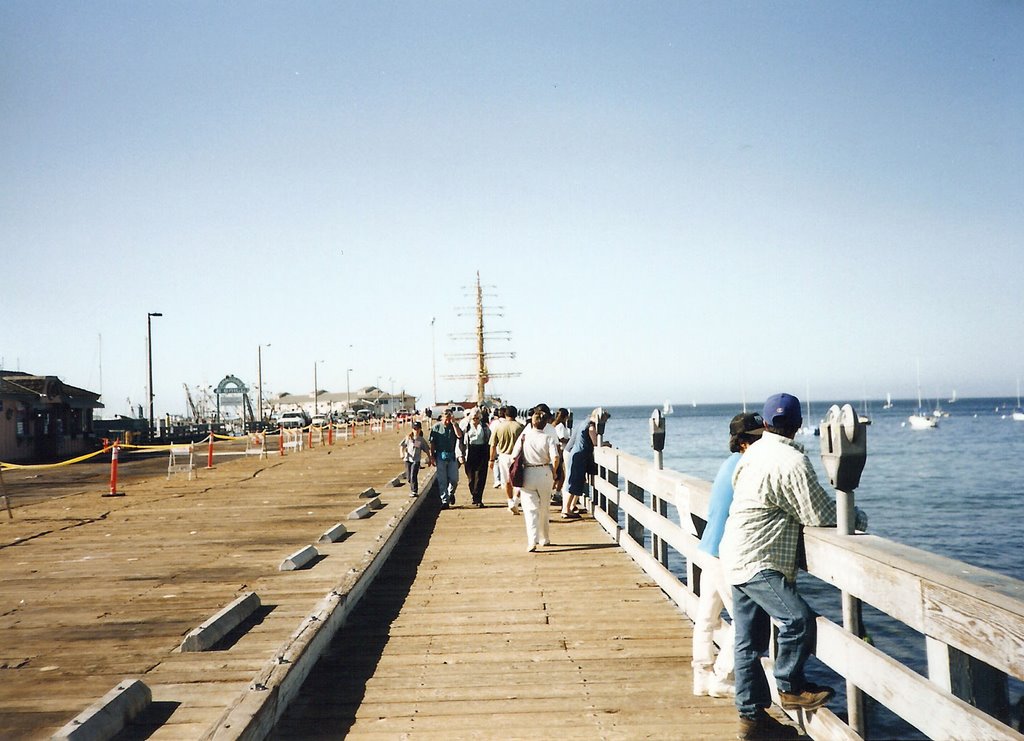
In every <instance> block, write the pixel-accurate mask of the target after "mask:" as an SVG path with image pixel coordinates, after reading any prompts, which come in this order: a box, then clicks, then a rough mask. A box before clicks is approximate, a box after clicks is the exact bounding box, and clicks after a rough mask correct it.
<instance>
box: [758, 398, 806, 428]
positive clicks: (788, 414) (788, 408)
mask: <svg viewBox="0 0 1024 741" xmlns="http://www.w3.org/2000/svg"><path fill="white" fill-rule="evenodd" d="M761 416H762V417H764V419H765V422H766V423H767V424H769V425H771V426H772V427H799V426H800V425H801V424H802V423H803V421H804V417H803V414H802V413H801V412H800V400H799V399H798V398H796V397H795V396H793V395H792V394H774V395H773V396H769V397H768V401H766V402H765V403H764V411H763V412H761Z"/></svg>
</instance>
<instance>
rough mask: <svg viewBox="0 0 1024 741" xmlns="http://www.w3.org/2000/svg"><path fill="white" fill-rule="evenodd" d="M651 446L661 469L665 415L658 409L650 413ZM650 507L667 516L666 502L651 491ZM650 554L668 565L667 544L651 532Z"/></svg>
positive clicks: (656, 465) (655, 460)
mask: <svg viewBox="0 0 1024 741" xmlns="http://www.w3.org/2000/svg"><path fill="white" fill-rule="evenodd" d="M651 448H653V449H654V465H655V467H656V468H657V469H658V470H659V471H661V470H662V469H663V468H664V461H663V458H662V453H663V451H664V450H665V416H664V415H663V414H662V413H661V410H660V409H655V410H654V411H653V412H652V413H651ZM651 509H652V510H654V511H655V512H657V513H658V514H659V515H661V516H662V517H667V516H668V502H666V501H665V500H664V499H661V498H660V497H658V496H655V494H654V492H651ZM651 555H652V556H654V557H655V558H656V559H658V562H659V563H661V565H662V566H665V567H666V568H667V567H668V544H667V543H666V542H665V541H664V540H662V539H661V538H660V537H658V536H657V535H655V534H654V533H653V532H652V533H651Z"/></svg>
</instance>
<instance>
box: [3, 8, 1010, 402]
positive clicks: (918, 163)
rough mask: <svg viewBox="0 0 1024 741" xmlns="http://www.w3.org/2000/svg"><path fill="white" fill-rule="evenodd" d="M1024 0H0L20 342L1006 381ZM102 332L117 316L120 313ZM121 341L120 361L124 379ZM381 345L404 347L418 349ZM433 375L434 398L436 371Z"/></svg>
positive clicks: (980, 384) (658, 376) (642, 385)
mask: <svg viewBox="0 0 1024 741" xmlns="http://www.w3.org/2000/svg"><path fill="white" fill-rule="evenodd" d="M1022 39H1024V4H1022V3H1019V2H1008V1H1002V0H1001V1H998V2H984V1H979V2H966V1H965V2H936V1H932V0H929V1H927V2H900V3H877V2H871V3H862V2H850V3H840V2H828V3H792V2H773V3H766V2H754V3H745V2H714V3H712V2H708V3H688V2H675V1H673V2H645V3H601V2H569V3H560V2H552V1H551V0H544V2H517V3H508V2H432V3H424V2H371V3H367V2H277V3H274V2H260V3H252V2H219V3H209V2H187V1H186V2H127V1H126V2H106V1H104V0H98V1H93V2H88V3H84V2H36V0H27V1H22V0H7V1H6V2H4V3H2V4H0V173H2V174H0V255H2V256H3V263H2V264H3V267H4V270H3V276H4V286H3V290H2V293H0V297H2V298H0V306H2V317H0V360H2V366H3V367H4V368H7V369H21V370H26V371H30V372H34V373H45V374H56V375H59V376H60V377H61V378H62V379H64V380H65V381H67V382H70V383H73V384H76V385H80V386H85V387H88V388H92V389H96V390H102V392H103V396H104V400H105V402H106V404H107V410H106V411H107V413H108V414H113V413H123V412H125V411H127V401H126V400H127V399H131V400H132V402H133V403H135V404H140V403H144V402H145V400H146V313H147V312H150V311H159V312H163V314H164V316H163V317H160V318H156V319H154V320H153V335H154V347H153V360H154V374H155V383H154V390H155V393H156V413H157V415H160V414H162V413H163V412H172V413H180V412H183V411H184V410H185V400H184V392H183V389H182V384H183V383H188V384H189V385H190V386H199V385H213V384H216V383H217V382H218V381H219V380H220V379H221V378H222V377H223V376H224V375H226V374H229V373H232V374H235V375H238V376H240V377H241V378H243V380H245V381H247V382H249V383H252V384H255V380H256V356H257V346H258V345H260V344H261V343H264V344H265V343H270V344H271V346H270V347H268V348H266V349H265V350H264V351H263V376H264V387H265V389H266V390H267V392H268V393H271V394H273V393H278V392H281V391H290V392H292V393H308V392H309V391H310V390H311V389H312V385H313V366H314V363H315V362H316V361H323V362H322V363H321V364H320V366H319V381H320V384H319V385H320V386H321V387H322V388H325V389H329V390H332V391H344V389H345V383H346V372H345V371H346V368H352V369H353V371H352V374H351V378H352V386H353V387H357V386H362V385H367V384H375V383H376V382H377V381H378V379H379V380H380V385H381V386H382V387H384V388H385V389H388V388H389V387H390V386H391V385H392V384H393V386H394V388H395V390H396V391H397V390H400V389H402V388H404V389H406V390H408V391H409V392H411V393H415V394H418V395H421V396H422V397H430V396H432V391H431V387H432V368H431V366H432V357H433V353H432V333H431V326H430V322H431V318H432V317H436V330H435V333H436V348H437V350H436V358H437V369H438V370H437V373H438V381H437V384H438V391H439V395H440V396H441V397H443V398H448V397H455V398H459V397H462V396H463V395H464V394H465V393H466V392H467V391H468V388H469V385H468V383H466V382H457V381H447V380H444V378H443V376H444V375H445V374H449V373H458V372H468V371H469V370H470V369H471V368H470V365H469V364H468V363H466V362H465V361H454V360H449V359H447V358H446V354H448V353H455V352H466V351H469V350H471V349H472V348H471V346H470V344H469V343H466V342H458V341H456V340H453V339H451V338H450V337H449V335H450V334H451V333H456V332H468V331H470V330H471V329H472V317H470V316H460V315H459V313H458V308H459V307H462V306H470V305H471V302H472V295H471V293H470V291H469V287H470V286H471V284H472V282H473V279H474V275H475V272H476V271H477V270H479V271H480V273H481V276H482V278H483V282H484V283H485V284H486V285H488V286H491V288H490V289H489V293H491V294H493V296H492V297H491V298H490V299H489V300H490V301H491V302H492V303H493V304H495V305H501V306H503V307H504V308H503V316H502V317H494V318H492V319H491V320H490V326H492V327H493V328H495V329H505V330H509V331H511V333H512V340H511V342H507V343H500V344H497V343H496V344H494V345H493V348H492V349H494V350H512V351H515V352H516V353H517V358H516V360H515V361H507V360H504V361H503V360H495V361H494V362H493V363H492V368H493V370H494V371H495V372H501V371H508V370H517V371H519V372H521V373H522V375H521V376H520V377H519V378H516V379H509V380H503V381H495V382H494V383H492V384H491V386H490V387H489V390H492V391H493V392H496V393H499V394H501V395H503V396H505V397H507V398H510V399H511V400H513V401H516V402H519V403H521V404H532V403H533V402H535V401H536V400H541V399H543V400H546V401H548V402H549V403H555V404H567V405H569V404H584V403H605V404H615V403H634V402H635V403H641V402H643V403H650V402H660V401H661V400H664V399H666V398H668V399H672V400H673V401H675V402H676V403H688V402H689V401H690V400H696V401H698V402H710V401H730V400H738V399H739V398H740V397H741V395H743V394H745V395H746V396H747V398H748V399H751V400H753V399H759V398H763V397H765V396H766V395H767V394H769V393H771V392H774V391H779V390H784V389H785V390H789V391H791V392H793V393H796V394H797V395H802V393H806V391H808V390H809V392H810V394H811V396H812V397H814V398H816V399H825V398H850V399H853V400H857V399H860V398H861V396H862V394H864V393H865V392H866V393H867V394H868V395H870V396H873V397H877V396H881V395H884V394H885V392H886V391H891V392H892V393H893V394H894V395H896V396H906V397H912V396H914V395H915V394H916V380H915V379H916V363H917V361H918V360H919V361H920V365H921V380H922V388H923V390H924V392H925V395H926V396H935V395H941V396H942V397H943V398H945V397H946V396H947V395H948V394H949V393H951V391H952V389H954V388H955V389H957V391H958V393H959V395H960V396H968V395H989V394H997V395H1006V396H1010V397H1012V396H1013V394H1014V385H1015V380H1016V378H1017V377H1018V376H1021V375H1024V321H1022V308H1024V299H1022V292H1021V272H1022V270H1021V269H1022V267H1024V250H1022V241H1024V207H1022V204H1024V136H1022V135H1021V131H1022V125H1024V43H1022ZM101 337H102V342H101V341H100V338H101ZM101 367H102V388H101V387H100V381H101V377H100V376H101V374H100V369H101ZM390 379H394V380H393V381H391V380H390ZM425 400H426V401H430V399H429V398H427V399H425Z"/></svg>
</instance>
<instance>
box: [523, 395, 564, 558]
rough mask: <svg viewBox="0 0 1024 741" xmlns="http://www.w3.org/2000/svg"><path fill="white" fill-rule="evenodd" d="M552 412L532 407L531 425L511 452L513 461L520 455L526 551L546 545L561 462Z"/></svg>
mask: <svg viewBox="0 0 1024 741" xmlns="http://www.w3.org/2000/svg"><path fill="white" fill-rule="evenodd" d="M550 415H551V410H550V409H549V408H548V406H547V404H538V405H537V406H536V407H534V408H533V416H532V417H531V425H530V426H529V427H527V428H526V429H525V430H523V434H522V435H520V436H519V439H517V440H516V444H515V447H514V448H513V449H512V459H513V460H514V459H515V458H516V457H518V456H519V454H520V453H522V455H523V465H524V466H525V469H526V470H525V473H524V474H523V485H522V487H520V491H521V492H522V495H521V496H522V507H523V520H524V521H525V522H526V549H527V550H528V551H531V552H532V551H535V550H537V546H543V545H549V544H550V543H551V540H550V538H549V537H548V510H549V509H550V508H551V485H552V482H553V481H554V475H555V471H557V470H558V465H559V463H560V460H559V453H558V438H557V437H555V432H554V430H552V429H551V427H550V426H549V425H548V418H549V417H550Z"/></svg>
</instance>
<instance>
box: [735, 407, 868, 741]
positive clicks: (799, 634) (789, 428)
mask: <svg viewBox="0 0 1024 741" xmlns="http://www.w3.org/2000/svg"><path fill="white" fill-rule="evenodd" d="M761 416H762V417H763V418H764V429H765V431H764V434H762V435H761V439H760V440H758V441H757V442H755V443H753V444H752V445H751V446H750V447H749V448H748V449H747V452H746V453H744V455H743V457H742V458H741V459H740V462H739V463H738V464H737V466H736V471H735V473H734V474H733V489H734V494H733V502H732V506H731V508H730V509H729V519H728V520H727V521H726V524H725V534H724V535H723V536H722V542H721V545H720V546H719V555H720V558H721V562H722V567H723V570H724V572H725V579H726V581H727V582H729V583H730V584H732V585H733V586H732V596H733V613H732V617H733V627H734V630H735V633H736V665H735V670H734V671H735V679H736V708H737V710H738V711H739V715H740V724H739V738H741V739H748V738H757V737H758V736H759V735H760V734H761V733H762V732H763V731H764V730H765V729H766V727H767V724H768V723H769V721H768V715H767V713H765V708H767V707H769V706H770V705H771V693H770V691H769V688H768V681H767V679H766V678H765V676H764V672H763V671H762V669H761V661H760V657H761V654H762V653H763V652H764V651H765V650H766V649H767V645H766V641H765V638H764V636H766V635H767V632H766V630H765V628H766V627H767V621H768V618H771V619H772V621H774V622H775V623H776V625H778V628H779V637H778V654H777V656H776V659H775V682H776V685H777V687H778V690H779V700H780V704H781V705H782V707H783V708H787V709H793V708H803V709H804V710H814V709H815V708H819V707H821V706H822V705H824V704H825V703H826V702H828V701H829V699H831V697H832V695H833V694H834V692H833V690H832V689H831V688H830V687H821V686H818V685H815V684H812V683H810V682H808V681H807V679H806V678H805V676H804V664H805V663H806V662H807V658H808V657H809V656H810V654H811V651H812V650H813V648H814V640H815V635H814V620H815V617H816V616H815V614H814V612H813V611H812V610H811V608H810V607H809V606H808V605H807V603H806V602H805V601H804V599H803V598H802V597H801V596H800V594H799V592H797V589H796V554H797V546H798V545H799V541H800V528H801V526H802V525H808V526H811V527H834V526H835V524H836V505H835V501H834V500H833V498H832V497H831V496H830V495H829V494H828V493H827V492H826V491H825V490H824V489H823V488H822V486H821V484H820V483H818V477H817V474H815V472H814V469H813V468H812V467H811V462H810V460H809V459H808V458H807V455H806V454H805V453H804V450H803V447H802V446H800V445H799V444H797V443H795V442H794V441H793V438H795V437H796V433H797V431H798V430H799V429H800V427H801V425H802V424H803V415H802V414H801V412H800V400H799V399H797V398H796V397H795V396H793V395H791V394H775V395H774V396H771V397H769V398H768V401H766V402H765V405H764V411H763V412H762V415H761ZM856 514H857V523H856V525H857V528H858V529H861V530H863V529H864V528H866V527H867V517H866V516H865V515H864V513H863V512H861V511H860V510H859V509H858V510H857V511H856Z"/></svg>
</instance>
